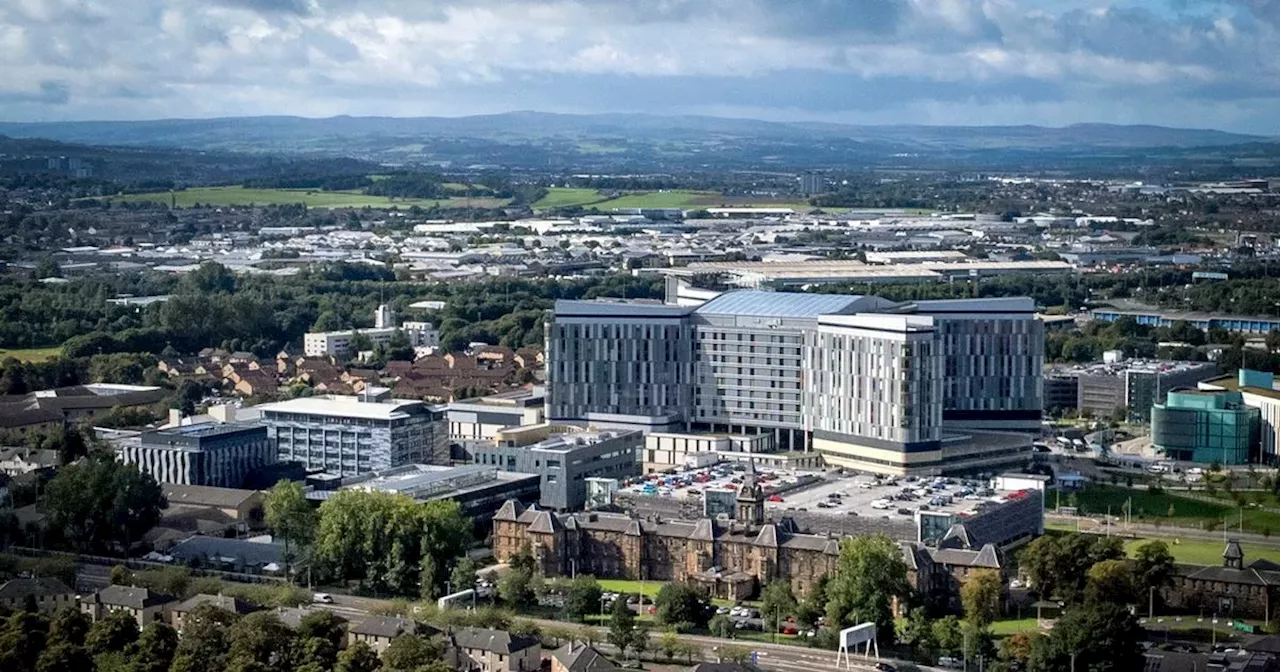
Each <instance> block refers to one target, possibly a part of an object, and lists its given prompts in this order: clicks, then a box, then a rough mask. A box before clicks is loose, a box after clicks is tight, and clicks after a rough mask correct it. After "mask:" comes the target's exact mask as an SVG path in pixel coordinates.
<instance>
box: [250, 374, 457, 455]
mask: <svg viewBox="0 0 1280 672" xmlns="http://www.w3.org/2000/svg"><path fill="white" fill-rule="evenodd" d="M371 389H373V390H374V392H372V393H370V394H361V395H360V396H339V395H328V396H316V397H299V398H297V399H290V400H289V401H281V402H277V403H272V404H262V405H261V406H258V407H257V408H258V409H259V410H260V411H261V413H262V421H263V423H264V424H265V425H266V426H267V437H268V438H269V439H271V440H272V441H273V442H274V443H275V445H276V448H277V450H278V451H279V459H280V460H282V461H294V462H300V463H302V464H303V465H305V466H306V468H307V469H322V470H324V471H327V472H330V473H334V474H340V475H343V476H354V475H357V474H364V473H369V472H373V471H382V470H384V469H390V468H391V467H398V466H401V465H405V464H447V463H448V461H449V435H448V427H447V424H446V423H445V411H444V407H443V406H432V405H429V404H426V403H424V402H421V401H411V400H406V399H392V398H390V396H389V394H388V391H387V390H385V388H371Z"/></svg>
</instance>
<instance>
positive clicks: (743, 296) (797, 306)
mask: <svg viewBox="0 0 1280 672" xmlns="http://www.w3.org/2000/svg"><path fill="white" fill-rule="evenodd" d="M863 298H864V297H862V296H852V295H848V294H801V293H795V292H762V291H756V290H742V291H736V292H726V293H724V294H721V295H720V296H717V297H716V298H714V299H711V300H710V301H708V302H706V303H704V304H702V305H701V306H700V307H699V308H698V309H697V310H696V311H694V312H696V313H698V314H700V315H757V316H761V317H800V318H817V317H818V316H819V315H830V314H833V313H844V312H848V311H850V310H853V308H854V307H855V306H856V305H857V304H858V302H859V301H861V300H862V299H863Z"/></svg>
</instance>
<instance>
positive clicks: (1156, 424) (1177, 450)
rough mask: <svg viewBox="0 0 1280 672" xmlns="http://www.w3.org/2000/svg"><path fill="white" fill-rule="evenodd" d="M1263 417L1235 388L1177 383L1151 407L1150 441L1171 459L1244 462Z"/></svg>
mask: <svg viewBox="0 0 1280 672" xmlns="http://www.w3.org/2000/svg"><path fill="white" fill-rule="evenodd" d="M1261 422H1262V415H1261V411H1259V410H1258V409H1257V408H1253V407H1250V406H1246V405H1245V403H1244V399H1243V397H1242V396H1241V394H1240V393H1239V392H1236V391H1229V390H1217V391H1215V390H1193V389H1188V388H1181V389H1176V390H1173V391H1171V392H1169V394H1168V396H1167V397H1166V398H1165V403H1163V404H1156V405H1155V406H1154V407H1153V408H1152V409H1151V444H1152V445H1153V446H1154V447H1155V449H1156V450H1157V451H1159V452H1161V453H1163V454H1164V455H1166V456H1167V457H1169V458H1171V459H1175V460H1181V461H1186V462H1200V463H1203V464H1212V463H1214V462H1217V463H1219V464H1224V465H1227V464H1248V463H1249V462H1250V461H1252V460H1256V459H1257V451H1258V444H1259V440H1260V427H1261Z"/></svg>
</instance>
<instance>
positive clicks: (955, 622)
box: [933, 616, 964, 654]
mask: <svg viewBox="0 0 1280 672" xmlns="http://www.w3.org/2000/svg"><path fill="white" fill-rule="evenodd" d="M933 641H934V642H936V643H937V645H938V650H939V651H941V652H943V653H946V654H957V653H960V649H961V648H963V647H964V628H963V626H962V625H961V624H960V619H958V618H956V617H955V616H947V617H945V618H941V619H938V620H936V621H934V622H933Z"/></svg>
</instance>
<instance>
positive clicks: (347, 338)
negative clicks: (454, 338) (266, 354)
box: [302, 305, 440, 358]
mask: <svg viewBox="0 0 1280 672" xmlns="http://www.w3.org/2000/svg"><path fill="white" fill-rule="evenodd" d="M373 315H374V327H373V328H372V329H346V330H341V331H313V332H308V333H307V334H305V335H304V336H303V337H302V349H303V352H304V354H306V356H308V357H338V358H345V357H349V356H351V355H352V354H355V353H353V352H352V349H351V339H353V338H355V336H356V334H360V335H362V336H365V337H366V338H368V339H369V342H370V343H372V344H373V345H383V346H386V345H388V344H390V343H391V339H392V337H393V336H395V334H396V332H401V333H403V334H404V336H405V338H406V339H408V341H409V345H411V346H413V347H415V348H425V347H439V346H440V331H439V330H437V329H436V327H435V325H433V324H431V323H430V322H405V323H403V324H401V325H400V326H399V327H396V326H395V313H394V312H393V311H392V310H391V308H390V307H389V306H386V305H381V306H378V308H377V310H375V311H374V313H373Z"/></svg>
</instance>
